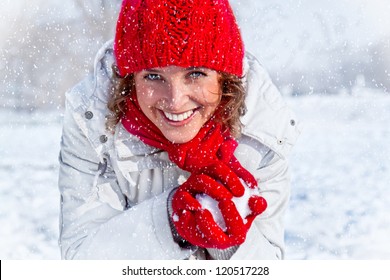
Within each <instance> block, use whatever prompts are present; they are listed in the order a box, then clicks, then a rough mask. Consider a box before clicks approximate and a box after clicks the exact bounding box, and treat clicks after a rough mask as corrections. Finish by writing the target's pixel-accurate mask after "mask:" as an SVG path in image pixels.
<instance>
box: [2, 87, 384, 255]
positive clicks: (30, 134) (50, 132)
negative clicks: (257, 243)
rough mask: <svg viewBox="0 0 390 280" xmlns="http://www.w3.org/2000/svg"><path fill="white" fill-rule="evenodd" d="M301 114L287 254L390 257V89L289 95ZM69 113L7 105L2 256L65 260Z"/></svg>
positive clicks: (3, 129) (3, 121) (4, 130)
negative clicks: (61, 228) (62, 160)
mask: <svg viewBox="0 0 390 280" xmlns="http://www.w3.org/2000/svg"><path fill="white" fill-rule="evenodd" d="M286 101H287V102H288V104H289V105H290V106H291V107H292V108H293V109H294V110H295V112H296V113H297V115H298V116H299V118H300V119H301V121H302V122H303V129H304V130H303V133H302V135H301V137H300V139H299V141H298V143H297V146H296V147H295V149H294V151H293V153H292V157H291V170H292V178H293V182H292V197H291V202H290V207H289V209H288V212H287V215H286V227H287V228H286V245H287V256H286V257H287V259H390V243H389V242H387V240H388V236H389V234H390V219H389V218H388V215H389V214H388V213H390V188H389V185H390V145H389V144H388V142H387V141H388V139H389V138H390V125H389V123H390V96H387V95H385V94H379V93H375V92H372V91H367V92H364V91H363V92H360V94H359V95H358V96H353V97H352V96H314V95H313V96H307V97H296V98H287V99H286ZM60 135H61V112H55V113H45V114H43V113H39V114H25V113H15V112H4V111H0V225H1V226H0V259H59V258H60V256H59V250H58V248H57V236H58V205H59V203H58V202H59V194H58V190H57V172H58V163H57V156H58V150H59V143H60Z"/></svg>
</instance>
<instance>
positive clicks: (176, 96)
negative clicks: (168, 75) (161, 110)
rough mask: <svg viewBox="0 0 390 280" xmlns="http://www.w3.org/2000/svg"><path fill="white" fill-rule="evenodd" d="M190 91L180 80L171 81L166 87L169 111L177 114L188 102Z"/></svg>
mask: <svg viewBox="0 0 390 280" xmlns="http://www.w3.org/2000/svg"><path fill="white" fill-rule="evenodd" d="M189 95H190V91H189V89H188V87H186V85H185V84H184V83H183V82H181V81H180V80H172V81H170V83H169V85H168V95H167V103H168V107H169V110H171V111H173V112H175V111H177V112H179V111H180V109H181V108H183V106H184V104H185V103H186V102H187V101H188V98H189Z"/></svg>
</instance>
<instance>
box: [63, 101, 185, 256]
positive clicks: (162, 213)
mask: <svg viewBox="0 0 390 280" xmlns="http://www.w3.org/2000/svg"><path fill="white" fill-rule="evenodd" d="M75 110H76V111H77V108H73V107H72V105H71V104H70V102H67V104H66V111H65V116H64V124H63V135H62V141H61V151H60V156H59V161H60V173H59V189H60V194H61V210H60V237H59V243H60V248H61V255H62V258H63V259H184V258H188V257H189V256H190V255H191V253H192V252H191V251H190V250H185V249H181V248H180V247H179V246H178V245H177V244H176V243H175V242H174V241H173V238H172V233H171V229H170V227H169V221H168V215H167V196H168V191H167V192H164V193H162V194H161V195H158V196H156V197H153V198H151V199H148V200H146V201H143V202H142V203H139V204H137V205H135V206H133V207H131V208H129V209H127V206H126V198H125V196H124V195H123V193H122V191H121V189H120V187H119V185H118V182H117V179H116V176H115V173H114V171H113V170H112V168H111V167H110V162H109V159H108V162H107V163H108V164H107V169H106V170H105V172H104V174H102V175H101V174H100V172H101V168H99V167H101V164H100V165H99V162H101V159H100V158H99V157H98V154H97V153H96V151H95V150H94V148H93V147H92V145H91V143H90V141H89V140H88V138H87V137H86V135H85V133H84V132H83V130H82V129H81V128H80V125H79V124H78V123H77V121H76V120H75V116H76V115H75V114H74V112H75ZM106 160H107V159H106ZM101 173H103V172H101Z"/></svg>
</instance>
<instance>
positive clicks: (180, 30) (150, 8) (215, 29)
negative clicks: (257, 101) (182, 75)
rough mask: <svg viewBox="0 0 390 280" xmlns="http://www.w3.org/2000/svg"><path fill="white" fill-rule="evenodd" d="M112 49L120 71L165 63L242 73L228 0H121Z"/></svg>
mask: <svg viewBox="0 0 390 280" xmlns="http://www.w3.org/2000/svg"><path fill="white" fill-rule="evenodd" d="M114 51H115V56H116V60H117V64H118V68H119V72H120V74H121V75H122V76H124V75H126V74H130V73H134V72H138V71H141V70H144V69H151V68H158V67H165V66H169V65H175V66H180V67H186V68H187V67H206V68H210V69H213V70H217V71H222V72H226V73H230V74H234V75H236V76H238V77H241V76H242V73H243V69H242V68H243V65H242V64H243V57H244V45H243V42H242V38H241V34H240V30H239V28H238V25H237V22H236V19H235V16H234V14H233V11H232V9H231V7H230V5H229V2H228V0H166V1H161V0H124V1H123V3H122V8H121V12H120V14H119V18H118V22H117V27H116V35H115V42H114Z"/></svg>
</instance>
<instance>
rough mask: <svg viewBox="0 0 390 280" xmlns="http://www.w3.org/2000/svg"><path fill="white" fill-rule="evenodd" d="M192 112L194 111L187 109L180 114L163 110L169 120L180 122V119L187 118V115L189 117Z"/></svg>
mask: <svg viewBox="0 0 390 280" xmlns="http://www.w3.org/2000/svg"><path fill="white" fill-rule="evenodd" d="M193 113H194V111H193V110H190V111H187V112H185V113H182V114H172V113H168V112H164V115H165V116H166V117H167V119H168V120H170V121H174V122H181V121H184V120H186V119H188V118H189V117H191V116H192V114H193Z"/></svg>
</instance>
